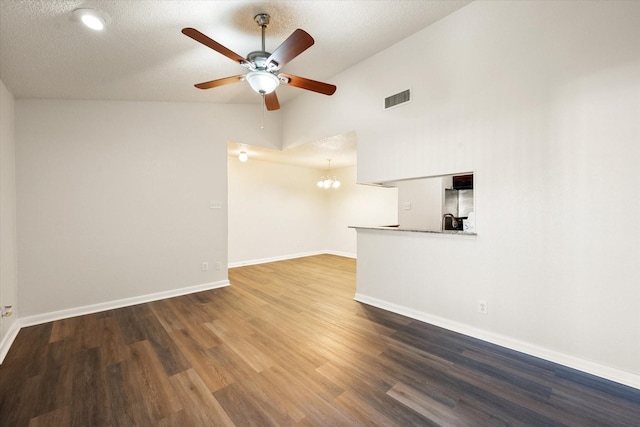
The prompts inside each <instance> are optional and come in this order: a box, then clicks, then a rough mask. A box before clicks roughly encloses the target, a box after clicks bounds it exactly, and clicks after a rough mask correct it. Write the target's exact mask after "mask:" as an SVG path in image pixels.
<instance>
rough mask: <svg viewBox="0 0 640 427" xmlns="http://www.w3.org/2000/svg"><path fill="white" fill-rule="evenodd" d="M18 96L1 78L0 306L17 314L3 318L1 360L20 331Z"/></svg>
mask: <svg viewBox="0 0 640 427" xmlns="http://www.w3.org/2000/svg"><path fill="white" fill-rule="evenodd" d="M14 111H15V100H14V97H13V95H12V94H11V92H9V90H8V89H7V88H6V86H5V85H4V83H3V82H2V81H0V307H3V306H6V305H11V306H13V312H14V315H13V316H11V317H3V318H0V362H2V359H3V358H4V356H5V354H6V351H8V349H9V345H10V343H11V341H13V338H15V335H16V334H17V318H18V316H17V312H18V298H17V296H18V280H17V240H16V179H15V130H14Z"/></svg>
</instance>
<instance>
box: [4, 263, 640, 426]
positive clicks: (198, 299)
mask: <svg viewBox="0 0 640 427" xmlns="http://www.w3.org/2000/svg"><path fill="white" fill-rule="evenodd" d="M229 276H230V281H231V283H232V286H230V287H228V288H224V289H217V290H212V291H206V292H200V293H197V294H192V295H186V296H182V297H177V298H171V299H167V300H163V301H157V302H153V303H148V304H141V305H136V306H133V307H126V308H122V309H117V310H110V311H106V312H102V313H97V314H92V315H87V316H81V317H76V318H72V319H65V320H60V321H56V322H53V323H47V324H43V325H38V326H32V327H28V328H24V329H22V330H21V331H20V333H19V335H18V337H17V338H16V340H15V342H14V344H13V346H12V348H11V350H10V351H9V354H8V355H7V357H6V359H5V361H4V363H3V365H2V366H0V426H2V427H8V426H12V427H13V426H16V427H20V426H32V427H33V426H113V427H115V426H238V427H239V426H243V427H244V426H288V425H291V426H329V425H330V426H435V425H442V426H507V425H514V426H580V427H584V426H640V391H639V390H636V389H632V388H629V387H625V386H622V385H619V384H615V383H612V382H609V381H606V380H602V379H599V378H596V377H592V376H589V375H585V374H581V373H579V372H576V371H573V370H571V369H568V368H564V367H562V366H558V365H555V364H553V363H550V362H546V361H543V360H540V359H536V358H533V357H530V356H526V355H522V354H520V353H517V352H514V351H510V350H507V349H504V348H500V347H497V346H494V345H491V344H488V343H485V342H482V341H479V340H475V339H472V338H469V337H465V336H462V335H459V334H456V333H453V332H450V331H447V330H444V329H440V328H437V327H434V326H431V325H428V324H424V323H421V322H418V321H414V320H411V319H409V318H406V317H402V316H399V315H396V314H393V313H389V312H385V311H383V310H380V309H376V308H372V307H369V306H366V305H363V304H359V303H357V302H355V301H353V295H354V292H355V261H354V260H352V259H347V258H341V257H336V256H331V255H321V256H314V257H308V258H301V259H296V260H289V261H281V262H276V263H271V264H262V265H256V266H247V267H241V268H235V269H232V270H230V272H229Z"/></svg>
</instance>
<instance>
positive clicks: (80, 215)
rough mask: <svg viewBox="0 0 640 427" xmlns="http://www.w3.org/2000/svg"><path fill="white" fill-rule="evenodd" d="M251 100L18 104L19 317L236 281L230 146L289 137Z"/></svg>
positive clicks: (42, 317)
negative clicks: (230, 228) (230, 245)
mask: <svg viewBox="0 0 640 427" xmlns="http://www.w3.org/2000/svg"><path fill="white" fill-rule="evenodd" d="M252 107H253V106H227V105H225V106H219V105H208V104H191V103H151V102H115V101H114V102H108V101H107V102H101V101H63V100H22V99H19V100H17V101H16V141H17V147H16V165H17V194H18V200H17V211H18V218H19V220H18V225H17V227H18V233H17V235H18V275H19V278H20V283H19V298H20V304H21V307H20V308H21V310H20V311H21V318H24V317H25V316H26V317H27V318H29V319H31V321H34V319H35V320H38V319H40V320H47V319H50V318H51V317H52V316H53V317H55V315H56V313H61V312H62V313H63V314H66V315H68V314H69V313H73V310H80V311H82V307H85V308H86V307H89V308H91V307H93V308H103V309H104V307H105V306H108V305H109V304H116V305H117V304H119V303H121V302H122V301H131V298H134V299H135V298H145V296H149V295H151V296H162V295H166V293H167V292H169V293H171V292H177V291H179V290H181V289H192V288H193V287H205V288H206V287H215V286H222V285H225V284H228V280H227V269H226V265H227V206H226V200H227V142H228V141H229V140H231V138H232V137H233V139H234V140H235V141H241V142H244V141H248V140H250V141H251V142H252V143H255V144H263V145H265V146H278V145H279V142H280V136H279V133H280V129H279V128H278V127H271V128H269V129H265V130H261V129H260V127H259V126H250V125H249V124H250V123H260V117H259V111H258V109H255V108H252ZM253 110H256V113H255V117H253V116H254V114H253ZM216 201H219V202H220V208H219V209H218V208H212V203H211V202H216ZM214 205H215V203H214ZM203 262H207V263H208V270H206V271H203V264H202V263H203ZM217 262H219V263H220V269H219V270H218V269H216V268H215V267H216V263H217ZM65 310H67V311H65ZM68 310H71V312H69V311H68ZM38 316H40V317H38ZM25 321H27V320H25Z"/></svg>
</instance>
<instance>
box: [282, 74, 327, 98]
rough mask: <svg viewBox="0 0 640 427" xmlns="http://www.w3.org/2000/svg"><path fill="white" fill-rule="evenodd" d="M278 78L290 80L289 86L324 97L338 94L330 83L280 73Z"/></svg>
mask: <svg viewBox="0 0 640 427" xmlns="http://www.w3.org/2000/svg"><path fill="white" fill-rule="evenodd" d="M278 77H280V78H284V79H286V80H288V81H287V82H286V83H287V84H288V85H289V86H295V87H299V88H300V89H306V90H311V91H313V92H318V93H321V94H323V95H333V94H334V93H335V92H336V89H337V87H336V86H335V85H331V84H329V83H322V82H318V81H315V80H311V79H305V78H304V77H299V76H293V75H291V74H285V73H280V74H278Z"/></svg>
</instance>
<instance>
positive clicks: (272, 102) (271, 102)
mask: <svg viewBox="0 0 640 427" xmlns="http://www.w3.org/2000/svg"><path fill="white" fill-rule="evenodd" d="M264 103H265V104H266V105H267V110H268V111H274V110H279V109H280V102H279V101H278V95H276V91H275V90H274V91H273V92H271V93H268V94H266V95H265V96H264Z"/></svg>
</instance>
